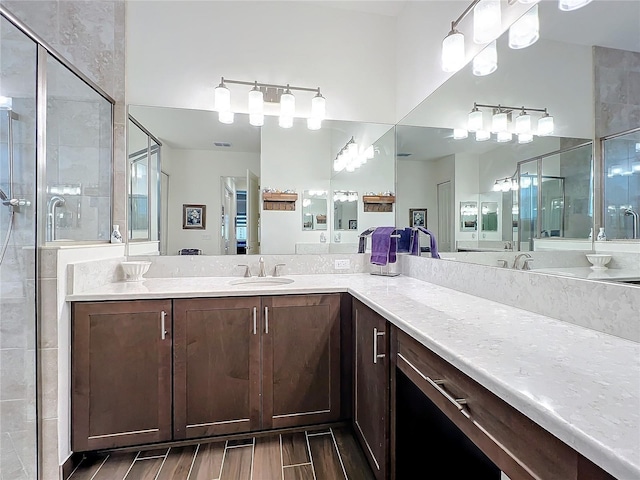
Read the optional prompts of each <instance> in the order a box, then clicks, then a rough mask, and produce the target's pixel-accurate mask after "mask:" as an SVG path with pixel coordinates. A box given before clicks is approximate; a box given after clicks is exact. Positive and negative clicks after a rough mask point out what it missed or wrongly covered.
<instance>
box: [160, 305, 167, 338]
mask: <svg viewBox="0 0 640 480" xmlns="http://www.w3.org/2000/svg"><path fill="white" fill-rule="evenodd" d="M166 317H167V312H165V311H164V310H163V311H162V312H160V338H161V339H162V340H164V339H165V338H167V331H166V330H165V328H164V321H165V318H166Z"/></svg>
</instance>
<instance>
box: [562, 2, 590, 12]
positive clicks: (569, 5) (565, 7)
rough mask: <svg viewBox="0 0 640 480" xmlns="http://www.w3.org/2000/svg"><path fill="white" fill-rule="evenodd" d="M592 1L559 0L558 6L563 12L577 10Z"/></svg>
mask: <svg viewBox="0 0 640 480" xmlns="http://www.w3.org/2000/svg"><path fill="white" fill-rule="evenodd" d="M591 2H592V0H559V1H558V8H559V9H560V10H562V11H564V12H570V11H571V10H577V9H579V8H582V7H584V6H585V5H588V4H590V3H591Z"/></svg>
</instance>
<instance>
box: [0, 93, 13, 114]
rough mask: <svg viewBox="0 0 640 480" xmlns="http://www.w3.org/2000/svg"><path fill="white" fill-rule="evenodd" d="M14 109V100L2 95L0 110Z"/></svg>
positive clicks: (0, 96)
mask: <svg viewBox="0 0 640 480" xmlns="http://www.w3.org/2000/svg"><path fill="white" fill-rule="evenodd" d="M12 107H13V99H12V98H11V97H5V96H2V95H0V110H11V108H12Z"/></svg>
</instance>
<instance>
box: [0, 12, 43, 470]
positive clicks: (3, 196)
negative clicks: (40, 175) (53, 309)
mask: <svg viewBox="0 0 640 480" xmlns="http://www.w3.org/2000/svg"><path fill="white" fill-rule="evenodd" d="M0 40H1V41H0V472H1V473H0V476H1V478H2V479H3V480H4V479H11V480H23V479H28V480H32V479H35V478H37V463H38V462H37V458H38V455H37V433H36V432H37V415H36V286H35V285H36V281H35V278H36V275H35V274H36V248H35V247H36V222H35V195H36V55H37V53H36V52H37V47H36V44H35V42H33V41H32V40H31V39H30V38H29V37H27V36H26V35H25V34H24V33H22V32H21V31H20V30H18V29H17V28H16V27H15V26H14V25H13V24H11V23H10V22H9V21H7V20H6V19H5V18H4V17H0Z"/></svg>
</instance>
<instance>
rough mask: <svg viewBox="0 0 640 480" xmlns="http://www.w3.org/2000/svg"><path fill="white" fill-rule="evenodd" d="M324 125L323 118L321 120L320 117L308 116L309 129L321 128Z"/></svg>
mask: <svg viewBox="0 0 640 480" xmlns="http://www.w3.org/2000/svg"><path fill="white" fill-rule="evenodd" d="M321 127H322V120H320V119H319V118H313V117H310V118H307V128H308V129H309V130H320V128H321Z"/></svg>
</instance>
